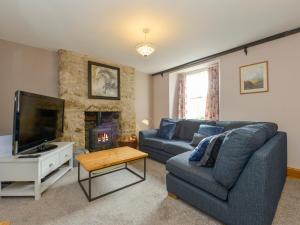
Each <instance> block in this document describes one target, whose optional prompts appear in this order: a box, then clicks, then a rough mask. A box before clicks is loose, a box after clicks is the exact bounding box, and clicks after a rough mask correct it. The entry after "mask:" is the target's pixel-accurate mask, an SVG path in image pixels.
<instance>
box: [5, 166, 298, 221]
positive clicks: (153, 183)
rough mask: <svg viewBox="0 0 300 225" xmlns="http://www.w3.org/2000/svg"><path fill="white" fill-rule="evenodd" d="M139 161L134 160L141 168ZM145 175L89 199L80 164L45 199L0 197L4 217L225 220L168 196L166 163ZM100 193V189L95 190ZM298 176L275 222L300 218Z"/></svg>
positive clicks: (114, 183)
mask: <svg viewBox="0 0 300 225" xmlns="http://www.w3.org/2000/svg"><path fill="white" fill-rule="evenodd" d="M140 166H141V165H140V164H138V165H135V167H136V168H139V167H140ZM147 167H148V168H147V172H148V173H147V180H146V181H145V182H142V183H139V184H137V185H135V186H132V187H129V188H127V189H124V190H122V191H119V192H116V193H114V194H112V195H108V196H106V197H104V198H101V199H98V200H96V201H93V202H91V203H89V202H88V201H87V199H86V197H85V196H84V194H83V192H82V190H81V189H80V187H79V185H78V183H77V170H76V169H74V170H73V171H72V172H70V173H68V174H67V175H66V176H64V177H63V178H62V179H61V180H59V181H58V182H57V183H56V184H55V185H53V186H52V187H51V188H50V189H49V190H48V191H46V192H45V193H44V194H43V195H42V198H41V200H39V201H34V200H33V198H2V199H0V221H1V220H4V219H9V220H11V221H12V222H13V223H12V224H13V225H98V224H99V225H100V224H101V225H102V224H103V225H123V224H124V225H125V224H126V225H127V224H128V225H134V224H143V225H160V224H161V225H173V224H174V225H175V224H180V225H185V224H187V225H193V224H195V225H196V224H197V225H218V224H221V223H219V222H217V221H216V220H214V219H213V218H211V217H209V216H207V215H205V214H204V213H202V212H200V211H198V210H196V209H194V208H193V207H191V206H189V205H187V204H185V203H184V202H182V201H180V200H175V199H172V198H170V197H168V195H167V192H166V188H165V173H166V171H165V166H164V165H163V164H160V163H158V162H155V161H152V160H148V165H147ZM135 179H136V178H135V177H133V176H132V175H130V174H128V172H126V171H124V172H123V171H120V172H117V173H114V174H110V175H107V176H104V177H101V178H98V179H97V183H95V184H94V185H95V186H97V190H99V191H106V190H109V189H111V188H115V187H118V185H122V184H127V183H129V182H131V181H133V180H135ZM94 194H96V193H94ZM299 212H300V181H299V180H293V179H288V180H287V183H286V185H285V189H284V192H283V194H282V197H281V200H280V204H279V207H278V209H277V213H276V216H275V219H274V222H273V224H276V225H283V224H288V225H297V224H300V213H299Z"/></svg>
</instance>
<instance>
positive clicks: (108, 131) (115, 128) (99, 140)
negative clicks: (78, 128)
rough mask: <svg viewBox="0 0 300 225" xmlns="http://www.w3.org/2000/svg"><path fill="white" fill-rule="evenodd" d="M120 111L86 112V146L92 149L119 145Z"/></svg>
mask: <svg viewBox="0 0 300 225" xmlns="http://www.w3.org/2000/svg"><path fill="white" fill-rule="evenodd" d="M118 139H119V112H85V148H86V149H88V150H90V151H97V150H103V149H109V148H113V147H117V146H118Z"/></svg>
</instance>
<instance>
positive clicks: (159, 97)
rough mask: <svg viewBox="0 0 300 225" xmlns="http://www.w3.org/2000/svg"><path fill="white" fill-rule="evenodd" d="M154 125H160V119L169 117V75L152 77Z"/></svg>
mask: <svg viewBox="0 0 300 225" xmlns="http://www.w3.org/2000/svg"><path fill="white" fill-rule="evenodd" d="M152 107H153V108H152V126H153V127H155V128H157V127H159V123H160V119H161V118H163V117H169V75H168V74H165V75H164V76H163V77H162V76H159V75H158V76H154V77H153V78H152Z"/></svg>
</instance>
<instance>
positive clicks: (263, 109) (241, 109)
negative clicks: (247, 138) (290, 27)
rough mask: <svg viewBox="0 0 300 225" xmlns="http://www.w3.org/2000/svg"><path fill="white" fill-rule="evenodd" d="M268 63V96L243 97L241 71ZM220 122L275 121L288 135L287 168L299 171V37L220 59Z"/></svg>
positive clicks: (281, 40) (260, 94)
mask: <svg viewBox="0 0 300 225" xmlns="http://www.w3.org/2000/svg"><path fill="white" fill-rule="evenodd" d="M265 60H267V61H268V62H269V89H270V91H269V92H267V93H257V94H246V95H240V87H239V67H240V66H241V65H247V64H251V63H256V62H260V61H265ZM220 61H221V65H220V71H221V76H220V87H221V90H220V119H221V120H254V121H274V122H276V123H277V124H278V125H279V130H282V131H286V132H287V134H288V165H289V166H290V167H294V168H300V143H299V137H300V133H299V125H300V119H299V116H300V103H299V97H300V94H299V84H300V69H299V63H300V34H297V35H293V36H289V37H286V38H283V39H279V40H276V41H272V42H268V43H265V44H263V45H259V46H256V47H252V48H250V49H248V55H247V56H246V55H245V54H244V53H243V52H236V53H233V54H229V55H226V56H223V57H221V58H220Z"/></svg>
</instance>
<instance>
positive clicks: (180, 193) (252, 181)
mask: <svg viewBox="0 0 300 225" xmlns="http://www.w3.org/2000/svg"><path fill="white" fill-rule="evenodd" d="M209 122H210V123H215V124H216V125H219V126H223V127H225V130H231V129H233V128H239V127H243V126H245V125H249V124H252V123H255V122H241V121H216V122H214V121H209ZM181 123H182V124H184V125H182V124H181V125H180V126H183V127H180V126H179V130H178V133H177V134H176V135H178V136H176V137H175V140H166V141H161V142H160V140H158V139H157V137H156V136H155V131H154V130H149V131H143V132H141V134H140V138H141V137H142V138H143V139H142V143H141V144H140V147H142V148H141V149H142V150H144V151H147V152H148V153H149V154H150V157H152V158H153V159H157V160H159V161H161V162H165V160H166V159H167V158H168V157H169V158H170V157H171V158H170V159H169V160H168V161H167V163H166V168H167V170H168V174H167V177H166V184H167V190H168V192H169V193H172V194H173V195H176V196H177V197H178V198H179V199H182V200H183V201H185V202H187V203H189V204H191V205H192V206H194V207H196V208H198V209H200V210H201V211H203V212H205V213H207V214H209V215H211V216H213V217H214V218H216V219H218V220H220V221H222V222H224V223H225V224H227V225H271V224H272V220H273V217H274V215H275V212H276V208H277V205H278V201H279V199H280V195H281V192H282V189H283V186H284V184H285V179H286V169H287V136H286V133H284V132H278V131H276V132H275V133H274V134H272V135H271V136H270V138H269V139H266V142H264V144H263V145H262V146H260V147H259V148H258V149H256V150H255V152H254V153H253V154H251V156H250V158H249V159H248V160H247V162H246V165H245V166H244V167H243V169H242V171H241V173H240V174H239V176H238V177H237V179H236V181H235V182H234V184H233V185H232V186H230V188H228V187H226V185H224V184H222V182H219V181H218V180H216V178H215V176H214V175H215V174H214V173H215V171H214V169H215V167H216V166H215V167H199V166H197V165H196V163H194V162H190V161H189V160H188V158H189V155H190V154H191V152H190V151H189V149H190V150H191V149H193V147H191V148H189V147H186V146H187V145H188V144H189V141H190V140H191V139H190V137H191V136H189V135H191V134H192V133H194V132H196V131H197V128H198V126H199V125H200V123H204V121H191V120H189V121H186V120H184V121H182V122H181ZM191 123H194V125H195V128H194V127H193V126H192V125H191ZM187 127H189V128H190V129H192V130H190V131H188V132H190V133H186V134H185V135H186V136H185V137H186V138H187V139H178V137H181V138H183V133H181V132H180V130H181V129H183V130H184V131H186V130H185V129H187ZM176 132H177V131H176ZM147 138H150V140H152V143H155V145H151V146H150V143H151V142H147V141H146V142H145V140H146V139H147ZM173 141H174V144H175V145H176V146H177V151H174V150H175V149H176V148H174V147H173V146H172V145H170V144H171V143H172V142H173ZM158 143H160V144H158ZM170 146H172V148H170ZM178 146H180V148H179V147H178ZM167 148H168V149H167ZM166 149H167V151H166ZM221 150H222V149H220V151H221ZM159 151H160V152H159ZM182 152H183V153H182ZM160 153H161V154H160ZM166 153H168V154H166ZM219 154H220V153H219ZM151 155H152V156H151ZM171 155H173V157H172V156H171ZM174 155H176V156H174ZM218 157H219V156H218ZM217 160H218V159H217ZM216 163H217V162H216ZM219 166H220V165H219ZM224 171H225V176H226V168H225V167H224ZM229 175H230V174H229ZM223 180H224V179H223ZM225 182H226V179H225Z"/></svg>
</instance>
